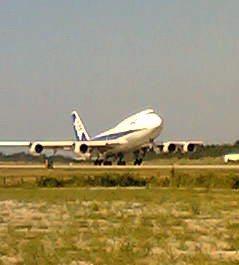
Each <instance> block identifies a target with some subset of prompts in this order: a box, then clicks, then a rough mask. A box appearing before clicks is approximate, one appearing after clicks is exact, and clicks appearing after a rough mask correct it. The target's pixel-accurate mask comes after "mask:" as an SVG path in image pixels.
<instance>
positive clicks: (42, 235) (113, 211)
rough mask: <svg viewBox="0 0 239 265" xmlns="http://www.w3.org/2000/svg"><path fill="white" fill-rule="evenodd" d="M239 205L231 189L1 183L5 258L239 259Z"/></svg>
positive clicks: (28, 263)
mask: <svg viewBox="0 0 239 265" xmlns="http://www.w3.org/2000/svg"><path fill="white" fill-rule="evenodd" d="M238 207H239V193H238V192H237V191H233V190H221V191H215V190H214V191H213V190H208V189H201V190H198V189H184V190H179V189H175V188H168V189H159V188H153V189H143V190H125V189H115V190H109V189H106V190H89V189H78V188H67V189H38V188H33V189H19V188H17V189H14V188H11V189H0V209H1V211H0V240H1V245H0V261H1V262H2V264H8V265H10V264H19V265H32V264H39V265H46V264H59V265H63V264H65V265H76V264H79V265H90V264H94V265H95V264H98V265H101V264H102V265H105V264H115V265H117V264H120V265H121V264H137V265H151V264H164V265H165V264H185V265H187V264H197V265H198V264H201V265H207V264H215V265H220V264H221V265H222V264H223V265H229V264H230V265H232V264H238V262H239V252H238V251H239V221H238V220H239V211H238ZM1 262H0V264H1Z"/></svg>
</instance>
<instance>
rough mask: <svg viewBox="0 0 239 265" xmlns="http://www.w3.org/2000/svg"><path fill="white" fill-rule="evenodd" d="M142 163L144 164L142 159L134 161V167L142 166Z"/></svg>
mask: <svg viewBox="0 0 239 265" xmlns="http://www.w3.org/2000/svg"><path fill="white" fill-rule="evenodd" d="M142 162H143V159H142V158H137V159H135V161H134V165H135V166H140V165H141V164H142Z"/></svg>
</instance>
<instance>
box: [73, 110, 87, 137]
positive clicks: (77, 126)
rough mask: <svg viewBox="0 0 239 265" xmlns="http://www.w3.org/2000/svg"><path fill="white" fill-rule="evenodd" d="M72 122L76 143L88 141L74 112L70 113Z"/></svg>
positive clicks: (83, 128) (84, 130)
mask: <svg viewBox="0 0 239 265" xmlns="http://www.w3.org/2000/svg"><path fill="white" fill-rule="evenodd" d="M71 117H72V121H73V129H74V132H75V136H76V139H77V140H78V141H88V140H90V137H89V135H88V133H87V131H86V129H85V127H84V125H83V123H82V121H81V119H80V117H79V115H78V113H77V112H76V111H73V112H72V113H71Z"/></svg>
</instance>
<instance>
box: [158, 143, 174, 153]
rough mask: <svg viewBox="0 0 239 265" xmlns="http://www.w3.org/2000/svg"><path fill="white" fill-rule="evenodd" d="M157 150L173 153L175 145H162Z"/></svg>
mask: <svg viewBox="0 0 239 265" xmlns="http://www.w3.org/2000/svg"><path fill="white" fill-rule="evenodd" d="M158 147H159V150H160V151H161V152H163V153H174V152H176V151H177V145H176V144H174V143H170V142H169V143H163V144H162V145H159V146H158Z"/></svg>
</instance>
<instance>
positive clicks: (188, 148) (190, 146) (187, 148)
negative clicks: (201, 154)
mask: <svg viewBox="0 0 239 265" xmlns="http://www.w3.org/2000/svg"><path fill="white" fill-rule="evenodd" d="M197 147H198V144H195V143H191V142H186V143H185V144H184V145H183V146H182V151H183V153H188V152H189V153H193V152H195V151H196V150H197Z"/></svg>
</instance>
